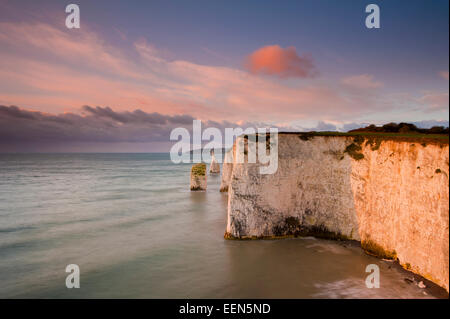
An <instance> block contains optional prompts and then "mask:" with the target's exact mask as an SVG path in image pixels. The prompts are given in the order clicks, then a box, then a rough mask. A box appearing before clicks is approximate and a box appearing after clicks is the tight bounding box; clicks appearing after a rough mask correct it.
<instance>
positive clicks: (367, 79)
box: [341, 74, 383, 89]
mask: <svg viewBox="0 0 450 319" xmlns="http://www.w3.org/2000/svg"><path fill="white" fill-rule="evenodd" d="M341 83H343V84H344V85H346V86H349V87H351V88H355V89H376V88H380V87H382V86H383V83H382V82H379V81H375V80H374V78H373V76H372V75H369V74H361V75H353V76H349V77H345V78H343V79H342V80H341Z"/></svg>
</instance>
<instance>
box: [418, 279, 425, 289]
mask: <svg viewBox="0 0 450 319" xmlns="http://www.w3.org/2000/svg"><path fill="white" fill-rule="evenodd" d="M417 286H419V288H420V289H423V288H426V287H427V286H425V284H424V283H423V281H420V282H419V284H418V285H417Z"/></svg>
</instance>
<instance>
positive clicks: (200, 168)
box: [191, 163, 206, 176]
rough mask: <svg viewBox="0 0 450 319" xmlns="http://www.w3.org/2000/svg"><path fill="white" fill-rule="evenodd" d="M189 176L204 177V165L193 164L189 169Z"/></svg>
mask: <svg viewBox="0 0 450 319" xmlns="http://www.w3.org/2000/svg"><path fill="white" fill-rule="evenodd" d="M191 174H192V175H194V176H205V175H206V164H205V163H199V164H195V165H193V166H192V168H191Z"/></svg>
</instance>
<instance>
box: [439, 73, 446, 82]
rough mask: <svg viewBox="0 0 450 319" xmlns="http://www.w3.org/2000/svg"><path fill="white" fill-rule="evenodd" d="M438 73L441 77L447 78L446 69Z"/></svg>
mask: <svg viewBox="0 0 450 319" xmlns="http://www.w3.org/2000/svg"><path fill="white" fill-rule="evenodd" d="M439 75H440V76H441V77H442V78H444V79H446V80H448V71H441V72H439Z"/></svg>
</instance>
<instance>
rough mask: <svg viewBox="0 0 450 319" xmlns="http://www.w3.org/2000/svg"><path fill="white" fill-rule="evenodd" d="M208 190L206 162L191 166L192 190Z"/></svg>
mask: <svg viewBox="0 0 450 319" xmlns="http://www.w3.org/2000/svg"><path fill="white" fill-rule="evenodd" d="M205 190H206V164H204V163H199V164H194V165H193V166H192V168H191V191H205Z"/></svg>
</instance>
